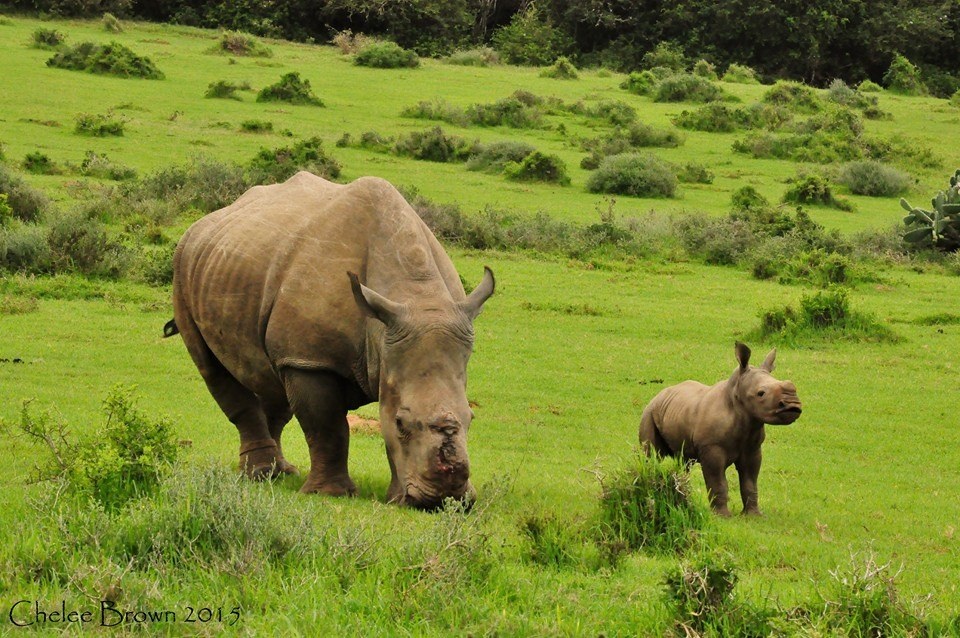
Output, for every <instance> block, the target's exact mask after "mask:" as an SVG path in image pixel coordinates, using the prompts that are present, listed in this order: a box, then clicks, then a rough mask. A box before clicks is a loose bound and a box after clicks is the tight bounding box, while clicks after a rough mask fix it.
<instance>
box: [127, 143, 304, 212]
mask: <svg viewBox="0 0 960 638" xmlns="http://www.w3.org/2000/svg"><path fill="white" fill-rule="evenodd" d="M264 153H266V154H267V156H268V157H267V158H265V159H264V158H261V155H263V154H264ZM275 153H276V154H277V157H275V158H274V159H273V161H271V159H270V157H269V152H267V151H261V152H260V154H259V155H258V156H257V158H258V160H259V161H261V162H263V163H264V166H263V167H262V170H255V169H254V167H251V170H250V172H251V173H253V175H252V176H248V175H246V174H245V172H244V170H243V169H242V168H241V167H240V166H238V165H236V164H227V163H222V162H218V161H215V160H211V159H208V158H204V157H196V158H193V159H192V160H190V162H189V163H188V164H185V165H180V166H168V167H166V168H163V169H160V170H158V171H157V172H155V173H151V174H149V175H147V176H145V177H144V178H143V179H141V180H138V181H137V182H135V183H132V184H129V185H126V186H124V187H123V189H122V202H121V204H122V207H123V209H124V211H137V210H141V209H144V208H146V209H148V210H150V208H151V206H152V205H153V204H159V208H158V209H156V210H154V211H152V212H151V216H152V217H156V216H157V215H160V218H157V219H155V221H158V222H162V223H166V224H169V223H172V221H173V219H172V217H175V216H176V215H179V214H180V213H181V212H182V211H183V210H186V209H188V208H194V209H196V210H199V211H202V212H206V213H209V212H211V211H214V210H216V209H218V208H223V207H224V206H226V205H228V204H231V203H233V202H234V201H236V199H237V198H238V197H240V195H242V194H243V192H244V191H246V190H247V189H248V188H250V186H252V185H253V184H258V183H267V182H268V181H269V180H270V178H271V176H272V175H273V174H275V173H274V172H273V171H271V170H269V169H270V168H274V167H275V163H276V160H277V159H278V158H279V157H284V158H287V157H289V154H290V153H291V151H290V149H278V150H277V151H275ZM256 161H257V160H255V162H256ZM291 174H292V173H291ZM283 179H285V178H283Z"/></svg>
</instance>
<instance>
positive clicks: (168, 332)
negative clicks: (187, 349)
mask: <svg viewBox="0 0 960 638" xmlns="http://www.w3.org/2000/svg"><path fill="white" fill-rule="evenodd" d="M176 334H180V328H178V327H177V321H176V320H175V319H171V320H170V321H168V322H167V323H165V324H163V336H164V338H166V337H172V336H173V335H176Z"/></svg>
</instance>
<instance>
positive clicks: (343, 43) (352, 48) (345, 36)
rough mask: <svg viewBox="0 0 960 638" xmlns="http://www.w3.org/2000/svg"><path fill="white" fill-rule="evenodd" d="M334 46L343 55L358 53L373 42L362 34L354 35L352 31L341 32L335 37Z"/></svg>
mask: <svg viewBox="0 0 960 638" xmlns="http://www.w3.org/2000/svg"><path fill="white" fill-rule="evenodd" d="M332 42H333V46H335V47H337V48H338V49H340V53H341V54H342V55H348V54H353V53H357V52H358V51H360V50H361V49H363V48H364V47H365V46H367V45H368V44H370V43H371V42H373V40H372V39H371V38H370V37H369V36H366V35H364V34H362V33H354V32H353V31H351V30H350V29H344V30H343V31H339V32H338V33H337V34H336V35H335V36H333V40H332Z"/></svg>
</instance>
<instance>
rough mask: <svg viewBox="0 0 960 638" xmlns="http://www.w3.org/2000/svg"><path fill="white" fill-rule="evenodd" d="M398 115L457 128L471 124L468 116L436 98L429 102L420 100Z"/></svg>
mask: <svg viewBox="0 0 960 638" xmlns="http://www.w3.org/2000/svg"><path fill="white" fill-rule="evenodd" d="M400 115H401V116H402V117H412V118H417V119H421V120H439V121H441V122H449V123H450V124H456V125H457V126H469V125H470V123H471V122H470V118H469V116H468V115H467V114H466V113H465V112H464V111H463V110H461V109H458V108H457V107H455V106H453V105H452V104H450V103H449V102H447V101H446V100H443V99H441V98H436V99H434V100H433V101H431V102H428V101H426V100H422V101H420V102H417V103H416V105H414V106H407V107H405V108H404V109H403V110H402V111H400Z"/></svg>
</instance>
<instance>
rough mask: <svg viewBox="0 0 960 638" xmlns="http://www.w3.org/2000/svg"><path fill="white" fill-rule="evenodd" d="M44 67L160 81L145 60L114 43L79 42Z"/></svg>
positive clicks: (148, 61) (158, 76)
mask: <svg viewBox="0 0 960 638" xmlns="http://www.w3.org/2000/svg"><path fill="white" fill-rule="evenodd" d="M47 66H50V67H56V68H60V69H70V70H73V71H86V72H88V73H96V74H99V75H115V76H118V77H124V78H143V79H147V80H162V79H163V77H164V75H163V73H162V72H161V71H160V70H159V69H158V68H157V67H156V66H155V65H154V63H153V62H152V61H151V60H150V59H149V58H146V57H142V56H139V55H137V54H135V53H134V52H133V51H131V50H130V49H128V48H127V47H125V46H123V45H122V44H120V43H118V42H110V43H108V44H94V43H93V42H83V43H81V44H78V45H76V46H74V47H73V48H70V49H65V50H63V51H60V52H59V53H57V54H55V55H54V56H53V57H52V58H50V59H49V60H47Z"/></svg>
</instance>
